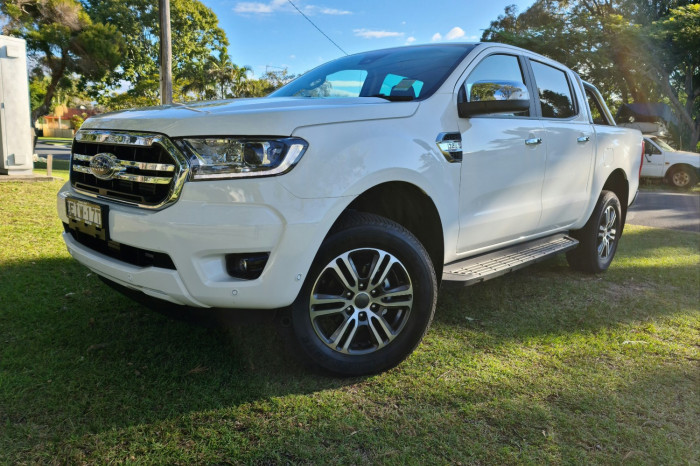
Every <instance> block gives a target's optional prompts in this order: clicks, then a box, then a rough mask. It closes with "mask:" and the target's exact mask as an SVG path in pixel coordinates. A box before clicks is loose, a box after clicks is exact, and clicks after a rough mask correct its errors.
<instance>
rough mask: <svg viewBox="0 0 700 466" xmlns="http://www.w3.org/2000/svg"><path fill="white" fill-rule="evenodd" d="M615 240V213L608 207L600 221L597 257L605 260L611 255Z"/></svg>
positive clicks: (612, 208) (611, 207) (613, 209)
mask: <svg viewBox="0 0 700 466" xmlns="http://www.w3.org/2000/svg"><path fill="white" fill-rule="evenodd" d="M616 238H617V212H615V208H614V207H613V206H611V205H609V206H608V207H607V208H606V209H605V212H604V214H603V215H602V216H601V219H600V227H599V229H598V257H600V258H601V259H604V260H607V259H608V258H609V257H610V256H611V254H612V253H613V246H614V244H615V239H616Z"/></svg>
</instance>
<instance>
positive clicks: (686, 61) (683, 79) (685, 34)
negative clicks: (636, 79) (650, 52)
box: [647, 4, 700, 148]
mask: <svg viewBox="0 0 700 466" xmlns="http://www.w3.org/2000/svg"><path fill="white" fill-rule="evenodd" d="M654 26H655V31H654V37H655V38H656V39H659V40H660V41H662V42H663V43H665V44H666V45H667V47H665V48H666V50H668V51H669V52H670V53H667V54H663V55H661V56H659V57H657V60H654V61H653V62H651V63H650V64H649V66H648V69H647V76H649V77H650V79H653V80H654V81H656V82H658V83H659V85H660V86H661V87H662V90H663V92H664V94H665V95H666V96H668V98H669V100H670V102H671V106H672V107H673V109H674V110H675V111H676V113H677V114H678V115H679V116H680V118H681V121H682V123H683V127H684V128H685V129H686V131H687V132H688V134H687V138H688V139H689V140H690V142H691V147H694V148H696V147H697V145H698V140H699V139H700V108H698V107H699V106H700V105H699V104H700V5H698V4H695V5H687V6H683V7H679V8H674V9H671V10H670V11H669V15H668V16H667V17H665V18H663V19H662V20H661V21H658V22H657V23H655V25H654ZM683 100H685V103H684V102H683Z"/></svg>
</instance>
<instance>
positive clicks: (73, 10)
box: [0, 0, 124, 121]
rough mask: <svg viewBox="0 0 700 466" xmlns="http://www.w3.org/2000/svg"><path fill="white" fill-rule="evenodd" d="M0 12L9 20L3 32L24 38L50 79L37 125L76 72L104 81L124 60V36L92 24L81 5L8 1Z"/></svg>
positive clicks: (68, 0) (57, 0)
mask: <svg viewBox="0 0 700 466" xmlns="http://www.w3.org/2000/svg"><path fill="white" fill-rule="evenodd" d="M0 8H1V10H2V12H3V13H4V14H5V15H7V18H8V23H7V24H6V25H5V27H4V28H3V32H4V33H6V34H10V35H15V36H19V37H22V38H24V39H25V40H26V41H27V49H28V51H29V55H30V58H31V59H33V60H34V61H35V62H36V63H37V64H38V68H39V70H40V72H41V73H42V74H43V73H46V75H48V77H49V82H48V83H47V85H46V88H45V93H44V97H43V100H42V102H41V104H39V105H38V106H37V107H36V108H34V109H33V111H32V121H35V120H36V119H37V118H38V117H39V116H41V115H44V114H46V113H47V112H48V111H49V109H50V107H51V101H52V99H53V97H54V95H55V93H56V90H57V88H58V87H59V85H60V84H61V82H62V80H64V79H65V78H67V77H68V78H69V77H71V75H72V74H73V73H77V74H79V75H81V76H83V77H84V78H85V79H91V80H98V79H101V78H102V77H104V76H105V74H106V73H107V72H109V70H111V69H113V68H114V67H115V66H116V65H117V64H118V63H119V62H120V60H121V55H122V52H123V50H124V41H123V39H122V37H121V34H119V32H118V31H117V30H116V28H115V27H114V26H112V25H106V24H102V23H99V22H93V21H92V20H91V19H90V17H89V16H88V15H87V13H86V12H85V10H84V9H83V7H82V5H81V4H80V3H79V2H78V1H76V0H4V1H3V2H2V4H1V6H0ZM35 87H36V86H35Z"/></svg>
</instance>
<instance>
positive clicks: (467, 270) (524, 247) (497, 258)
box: [442, 234, 578, 286]
mask: <svg viewBox="0 0 700 466" xmlns="http://www.w3.org/2000/svg"><path fill="white" fill-rule="evenodd" d="M576 246H578V240H575V239H574V238H572V237H570V236H568V235H564V234H558V235H554V236H548V237H546V238H540V239H537V240H534V241H528V242H527V243H521V244H517V245H515V246H511V247H508V248H505V249H501V250H498V251H495V252H489V253H486V254H482V255H480V256H476V257H470V258H468V259H464V260H462V261H459V262H453V263H451V264H447V265H445V267H444V268H443V272H442V281H443V282H452V283H454V284H460V285H464V286H467V285H474V284H476V283H480V282H483V281H486V280H490V279H491V278H496V277H500V276H501V275H505V274H507V273H508V272H512V271H514V270H518V269H521V268H523V267H525V266H528V265H530V264H534V263H535V262H539V261H541V260H544V259H547V258H548V257H551V256H553V255H555V254H559V253H560V252H566V251H569V250H571V249H574V248H575V247H576Z"/></svg>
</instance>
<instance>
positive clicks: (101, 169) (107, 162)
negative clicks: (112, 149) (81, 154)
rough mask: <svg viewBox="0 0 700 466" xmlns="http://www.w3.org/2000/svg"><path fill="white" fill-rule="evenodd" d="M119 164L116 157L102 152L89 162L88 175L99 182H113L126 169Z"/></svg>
mask: <svg viewBox="0 0 700 466" xmlns="http://www.w3.org/2000/svg"><path fill="white" fill-rule="evenodd" d="M119 162H120V161H119V159H118V158H117V156H116V155H114V154H110V153H108V152H102V153H100V154H97V155H96V156H94V157H93V158H92V160H90V173H92V174H93V175H95V177H96V178H99V179H101V180H113V179H114V178H116V176H117V175H118V174H119V173H121V172H122V171H124V169H125V168H126V167H123V166H122V165H121V163H119Z"/></svg>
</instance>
